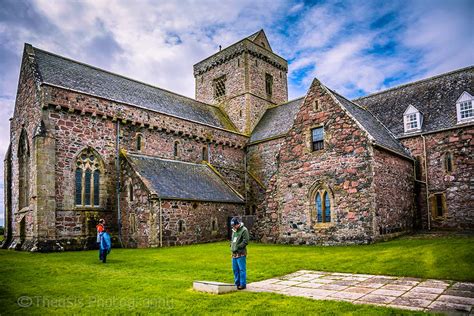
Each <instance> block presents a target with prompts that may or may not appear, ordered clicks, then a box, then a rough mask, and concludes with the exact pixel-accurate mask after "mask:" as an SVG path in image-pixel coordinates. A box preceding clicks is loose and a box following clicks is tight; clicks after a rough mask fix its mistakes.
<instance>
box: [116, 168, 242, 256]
mask: <svg viewBox="0 0 474 316" xmlns="http://www.w3.org/2000/svg"><path fill="white" fill-rule="evenodd" d="M121 169H122V181H121V182H122V190H121V194H120V200H121V205H120V206H121V214H122V220H121V223H122V241H123V244H124V246H125V247H139V248H144V247H158V246H160V226H161V227H162V228H163V230H162V233H161V244H162V245H163V246H174V245H185V244H194V243H203V242H211V241H219V240H224V239H226V238H227V229H228V225H227V223H228V221H229V217H232V216H236V215H238V216H242V215H243V214H244V204H229V203H214V202H204V201H177V200H159V199H158V198H157V197H152V196H150V193H149V190H148V189H147V188H146V186H145V185H144V183H143V181H142V180H141V179H140V178H139V176H138V175H137V174H135V173H134V172H133V170H131V168H130V167H129V166H128V164H127V163H126V162H125V161H124V160H123V161H122V168H121ZM160 203H161V204H160ZM160 213H161V219H162V220H161V222H160ZM180 221H181V224H180V223H179V222H180ZM213 222H214V224H213Z"/></svg>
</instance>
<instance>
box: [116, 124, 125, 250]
mask: <svg viewBox="0 0 474 316" xmlns="http://www.w3.org/2000/svg"><path fill="white" fill-rule="evenodd" d="M116 126H117V130H116V132H117V138H116V140H115V151H116V157H115V168H116V177H117V181H116V186H115V193H116V197H117V227H118V239H119V242H120V245H121V246H122V247H123V243H122V218H121V214H120V121H119V120H117V124H116Z"/></svg>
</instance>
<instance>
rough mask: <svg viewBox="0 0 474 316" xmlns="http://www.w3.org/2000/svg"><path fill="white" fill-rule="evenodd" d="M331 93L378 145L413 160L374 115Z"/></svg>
mask: <svg viewBox="0 0 474 316" xmlns="http://www.w3.org/2000/svg"><path fill="white" fill-rule="evenodd" d="M328 90H329V89H328ZM329 91H330V92H331V93H332V94H333V95H334V97H335V98H336V100H337V101H338V102H339V103H340V104H341V105H342V107H343V108H345V109H346V110H347V111H348V112H349V114H350V115H351V116H352V117H353V118H354V119H355V120H356V121H357V122H358V123H359V124H360V125H361V126H362V127H363V128H364V129H365V130H366V131H367V133H369V135H370V136H371V137H372V138H373V140H374V142H375V144H376V145H379V146H381V147H384V148H386V149H389V150H392V151H394V152H396V153H398V154H400V155H402V156H405V157H407V158H411V157H410V155H409V154H408V152H407V151H406V149H405V147H403V146H402V145H401V144H400V142H399V141H398V140H397V139H396V138H395V136H394V135H393V134H392V133H391V132H390V131H389V130H388V129H387V128H386V127H385V126H384V125H383V124H382V123H381V122H380V121H379V120H378V119H377V118H376V117H375V116H374V115H373V114H372V113H370V112H369V111H367V110H366V109H364V108H362V107H361V106H359V105H357V104H355V103H354V102H352V101H349V100H347V99H346V98H345V97H343V96H341V95H340V94H338V93H336V92H334V91H331V90H329Z"/></svg>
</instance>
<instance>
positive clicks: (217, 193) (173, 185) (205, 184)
mask: <svg viewBox="0 0 474 316" xmlns="http://www.w3.org/2000/svg"><path fill="white" fill-rule="evenodd" d="M126 157H127V160H128V161H129V162H130V163H131V165H132V168H133V169H134V170H135V171H136V172H138V174H139V175H140V176H141V177H142V179H144V182H145V184H146V185H148V187H149V189H150V190H151V191H153V193H156V194H157V195H158V197H160V198H162V199H171V200H173V199H180V200H191V201H208V202H224V203H243V200H242V198H241V197H240V196H239V195H237V194H236V193H235V192H234V191H233V190H232V189H231V187H230V186H229V185H227V183H225V182H224V181H223V180H222V179H221V178H220V176H219V175H217V174H216V173H215V172H214V171H213V170H212V169H211V168H210V167H209V166H207V165H204V164H194V163H187V162H182V161H177V160H168V159H161V158H156V157H151V156H144V155H137V154H126Z"/></svg>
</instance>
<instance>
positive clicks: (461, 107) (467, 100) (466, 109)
mask: <svg viewBox="0 0 474 316" xmlns="http://www.w3.org/2000/svg"><path fill="white" fill-rule="evenodd" d="M456 113H457V118H458V123H464V122H468V121H472V120H474V97H473V96H472V95H470V94H469V93H468V92H466V91H464V92H463V93H462V94H461V96H460V97H459V99H458V100H457V101H456Z"/></svg>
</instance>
